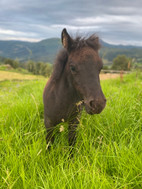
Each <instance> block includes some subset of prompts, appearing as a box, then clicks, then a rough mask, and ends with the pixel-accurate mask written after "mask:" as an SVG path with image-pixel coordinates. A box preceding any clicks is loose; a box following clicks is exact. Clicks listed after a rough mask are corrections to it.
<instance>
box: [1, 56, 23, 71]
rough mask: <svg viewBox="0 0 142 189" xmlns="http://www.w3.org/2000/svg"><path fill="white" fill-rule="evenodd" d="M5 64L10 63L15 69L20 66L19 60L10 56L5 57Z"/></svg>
mask: <svg viewBox="0 0 142 189" xmlns="http://www.w3.org/2000/svg"><path fill="white" fill-rule="evenodd" d="M4 64H9V65H10V66H11V67H12V68H14V69H16V68H18V67H19V61H18V60H12V59H10V58H7V59H5V61H4Z"/></svg>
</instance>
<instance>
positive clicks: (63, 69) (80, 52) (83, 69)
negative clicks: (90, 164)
mask: <svg viewBox="0 0 142 189" xmlns="http://www.w3.org/2000/svg"><path fill="white" fill-rule="evenodd" d="M91 39H92V40H91ZM62 43H63V46H64V49H63V50H62V51H61V52H60V53H59V55H58V56H57V59H56V62H55V67H54V70H53V74H52V76H51V78H50V79H49V81H48V82H47V84H46V86H45V89H44V94H43V102H44V122H45V126H46V129H47V137H46V140H47V143H48V142H49V141H51V142H53V141H54V137H53V130H54V127H55V126H56V125H57V124H58V123H60V122H62V121H63V120H64V121H68V122H69V145H73V144H74V143H75V138H76V137H75V130H76V127H77V124H78V114H79V113H80V107H79V106H78V102H80V101H82V100H83V101H84V104H85V108H86V111H87V113H89V114H95V113H100V112H101V111H102V110H103V108H104V107H105V102H106V100H105V97H104V95H103V93H102V90H101V87H100V81H99V72H100V70H101V67H102V61H101V59H100V58H99V56H98V52H97V51H98V48H99V44H98V41H97V38H96V37H94V38H89V39H87V40H80V39H77V40H76V41H75V40H73V39H72V38H71V37H70V36H69V35H68V33H67V31H66V30H65V29H64V30H63V32H62Z"/></svg>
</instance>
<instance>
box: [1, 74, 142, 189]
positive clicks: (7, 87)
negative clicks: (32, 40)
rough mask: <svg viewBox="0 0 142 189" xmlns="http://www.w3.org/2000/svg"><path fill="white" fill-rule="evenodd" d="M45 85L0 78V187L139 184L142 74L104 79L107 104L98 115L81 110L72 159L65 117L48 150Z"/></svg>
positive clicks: (98, 188) (104, 188)
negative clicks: (121, 80) (43, 100)
mask: <svg viewBox="0 0 142 189" xmlns="http://www.w3.org/2000/svg"><path fill="white" fill-rule="evenodd" d="M44 85H45V81H13V82H10V81H4V82H1V83H0V188H2V189H4V188H14V189H15V188H18V189H19V188H20V189H21V188H30V189H32V188H33V189H35V188H39V189H44V188H45V189H48V188H49V189H52V188H55V189H76V188H77V189H78V188H82V189H88V188H89V189H94V188H95V189H111V188H113V189H115V188H119V189H131V188H135V189H141V188H142V74H139V75H138V76H136V74H135V73H134V74H131V75H127V76H125V77H124V81H123V82H120V80H119V79H116V80H111V81H110V80H106V81H103V82H102V88H103V91H104V94H105V96H106V97H107V106H106V108H105V110H104V111H103V112H102V113H101V114H99V115H93V116H91V115H87V114H86V113H85V111H84V112H83V113H82V117H81V121H80V124H79V126H78V131H77V135H78V138H77V143H76V145H75V150H74V156H73V158H72V159H69V158H68V157H69V151H70V149H69V146H68V140H67V134H68V133H67V124H65V123H63V124H62V125H64V128H65V129H64V131H63V132H59V127H60V125H59V126H57V128H56V130H55V135H56V138H55V142H54V144H53V145H52V147H51V150H50V151H48V150H47V146H46V142H45V136H46V132H45V128H44V122H43V103H42V92H43V88H44Z"/></svg>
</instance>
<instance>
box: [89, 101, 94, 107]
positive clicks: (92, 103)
mask: <svg viewBox="0 0 142 189" xmlns="http://www.w3.org/2000/svg"><path fill="white" fill-rule="evenodd" d="M94 106H95V103H94V100H91V101H90V107H91V108H94Z"/></svg>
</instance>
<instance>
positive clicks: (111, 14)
mask: <svg viewBox="0 0 142 189" xmlns="http://www.w3.org/2000/svg"><path fill="white" fill-rule="evenodd" d="M0 7H1V11H0V39H10V38H11V39H20V37H21V39H26V40H28V41H30V40H31V41H33V40H35V41H37V40H41V39H45V38H50V37H60V33H61V30H62V29H63V28H64V27H66V28H67V29H68V30H69V32H71V33H75V32H78V31H81V32H85V33H86V32H88V33H92V32H97V33H99V35H100V36H101V37H102V38H103V39H104V40H106V41H110V42H112V43H119V42H121V43H123V44H130V43H131V44H133V43H135V44H137V45H139V44H141V41H142V34H141V31H142V24H141V23H142V11H141V7H142V1H141V0H135V1H132V0H125V1H124V0H119V1H114V0H108V1H106V0H99V1H98V0H89V1H86V0H78V1H76V0H70V1H66V0H54V1H44V0H40V1H39V0H24V1H22V0H1V1H0Z"/></svg>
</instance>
